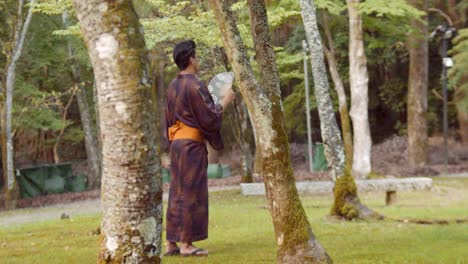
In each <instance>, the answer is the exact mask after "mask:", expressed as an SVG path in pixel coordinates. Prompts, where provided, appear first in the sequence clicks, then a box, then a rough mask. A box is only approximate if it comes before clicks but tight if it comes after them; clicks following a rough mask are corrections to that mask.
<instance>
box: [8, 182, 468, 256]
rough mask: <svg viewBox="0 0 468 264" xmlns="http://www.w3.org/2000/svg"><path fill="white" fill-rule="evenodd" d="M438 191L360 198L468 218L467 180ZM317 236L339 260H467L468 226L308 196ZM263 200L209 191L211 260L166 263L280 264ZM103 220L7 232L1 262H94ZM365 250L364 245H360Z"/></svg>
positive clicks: (378, 205) (439, 185)
mask: <svg viewBox="0 0 468 264" xmlns="http://www.w3.org/2000/svg"><path fill="white" fill-rule="evenodd" d="M434 183H435V186H434V188H433V190H432V191H418V192H399V193H398V202H397V204H396V205H395V206H391V207H386V206H385V194H384V193H371V194H361V195H360V198H361V200H362V201H363V202H364V203H365V204H366V205H369V206H370V207H371V208H374V209H376V210H377V211H379V212H381V213H383V214H385V215H386V216H387V217H388V218H412V219H414V218H423V219H441V218H445V219H455V218H468V211H467V210H466V208H468V179H435V180H434ZM301 200H302V202H303V205H304V209H305V210H306V213H307V215H308V218H309V221H310V223H311V226H312V229H313V231H314V233H315V235H316V236H317V239H318V240H319V241H320V243H321V244H322V245H323V246H324V247H325V249H326V250H327V252H328V253H329V254H330V256H331V257H332V258H333V260H334V262H335V263H468V251H467V250H466V249H467V248H468V224H466V223H465V224H450V225H417V224H405V223H398V222H394V221H391V220H384V221H351V222H346V221H338V220H331V219H330V218H327V217H326V215H327V214H328V213H329V212H330V207H331V206H332V203H333V199H332V195H331V194H330V195H329V196H325V197H324V196H301ZM266 205H267V202H266V200H265V198H263V197H244V196H242V195H241V194H240V192H238V191H226V192H219V193H212V194H210V227H209V239H208V240H206V241H203V242H200V243H196V245H197V246H201V247H203V248H205V249H207V250H208V251H209V252H210V256H209V257H208V258H182V257H166V258H163V263H223V264H224V263H274V262H275V259H276V243H275V237H274V232H273V226H272V224H271V218H270V215H269V213H268V210H267V209H266V208H267V206H266ZM99 222H100V216H99V215H94V216H81V217H74V216H72V217H71V218H70V219H68V220H54V221H47V222H41V223H34V224H27V225H21V226H10V227H1V228H0V260H1V261H0V262H1V263H12V264H13V263H51V264H52V263H68V264H71V263H95V262H96V259H97V254H98V243H99V236H98V235H96V232H95V230H96V228H97V227H98V226H99ZM356 245H358V246H356Z"/></svg>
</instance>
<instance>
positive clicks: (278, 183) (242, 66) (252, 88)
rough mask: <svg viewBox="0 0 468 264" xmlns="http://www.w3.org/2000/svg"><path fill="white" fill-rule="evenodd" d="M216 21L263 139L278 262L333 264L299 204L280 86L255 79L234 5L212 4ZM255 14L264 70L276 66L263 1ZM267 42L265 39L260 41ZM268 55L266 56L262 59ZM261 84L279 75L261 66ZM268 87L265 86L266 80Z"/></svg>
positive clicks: (253, 10)
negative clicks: (231, 6)
mask: <svg viewBox="0 0 468 264" xmlns="http://www.w3.org/2000/svg"><path fill="white" fill-rule="evenodd" d="M210 5H211V7H212V9H213V10H214V13H215V17H216V19H217V21H218V25H219V27H220V29H221V32H222V38H223V41H224V44H225V47H226V50H227V55H228V58H229V61H230V62H231V64H232V65H233V69H234V73H235V75H236V79H237V80H238V81H239V84H240V91H241V93H242V97H243V98H244V101H245V103H246V105H247V107H248V109H249V111H250V113H251V114H252V119H253V121H254V122H253V124H254V126H255V130H256V132H257V135H258V139H259V142H258V143H259V144H257V149H259V150H260V151H261V154H262V158H263V178H264V182H265V188H266V193H267V199H268V202H269V209H270V213H271V216H272V220H273V226H274V229H275V235H276V241H277V245H278V254H277V262H278V263H326V262H331V259H330V257H329V256H328V255H327V253H326V252H325V250H324V249H323V248H322V246H321V245H320V244H319V243H318V241H317V240H316V239H315V236H314V234H313V232H312V229H311V227H310V225H309V222H308V220H307V216H306V214H305V212H304V208H303V207H302V204H301V202H300V200H299V196H298V193H297V189H296V185H295V180H294V175H293V172H292V168H291V161H290V157H289V144H288V139H287V135H286V132H285V129H284V117H283V112H282V111H281V104H280V96H279V93H280V91H279V83H276V82H271V85H272V86H271V87H263V86H262V85H260V84H259V82H258V81H257V79H256V78H255V76H254V74H253V71H252V68H251V66H250V63H249V59H248V57H247V53H246V50H245V47H244V45H243V42H242V39H241V37H240V33H239V30H238V28H237V24H236V20H235V19H234V15H233V13H232V10H231V9H230V5H229V3H227V2H226V1H220V0H210ZM248 5H249V7H250V12H251V17H252V19H251V22H252V30H253V31H254V32H255V33H254V36H255V40H254V42H256V43H257V45H260V43H262V45H261V46H260V47H257V49H261V48H263V49H265V50H264V52H263V53H262V52H259V53H257V60H258V62H259V65H260V64H262V65H265V64H266V63H274V60H275V58H274V54H272V53H271V51H272V50H271V45H270V43H269V35H268V33H269V32H268V24H267V17H266V10H265V6H264V2H263V1H248ZM260 39H262V40H260ZM262 56H264V57H262ZM262 67H263V69H264V70H261V72H262V75H263V77H262V79H264V80H266V79H267V78H268V77H270V78H271V79H273V80H275V79H276V78H277V76H276V77H275V76H269V74H274V72H276V67H275V65H274V64H273V65H272V69H271V70H272V71H270V70H266V69H267V67H264V66H262ZM263 83H265V81H263Z"/></svg>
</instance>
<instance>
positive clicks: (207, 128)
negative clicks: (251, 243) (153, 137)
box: [165, 40, 235, 256]
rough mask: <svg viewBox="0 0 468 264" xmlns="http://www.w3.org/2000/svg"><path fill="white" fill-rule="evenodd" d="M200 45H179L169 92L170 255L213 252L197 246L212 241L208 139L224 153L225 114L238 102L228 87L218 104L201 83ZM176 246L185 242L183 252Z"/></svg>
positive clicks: (167, 121)
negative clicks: (197, 242)
mask: <svg viewBox="0 0 468 264" xmlns="http://www.w3.org/2000/svg"><path fill="white" fill-rule="evenodd" d="M195 49H196V44H195V42H194V41H192V40H187V41H183V42H180V43H179V44H177V45H176V46H175V48H174V51H173V58H174V62H175V63H176V64H177V67H178V68H179V69H180V72H179V74H178V76H177V77H176V78H175V79H174V80H173V81H172V82H171V84H170V85H169V88H168V91H167V105H166V113H165V116H166V129H165V133H167V134H166V139H167V140H168V145H169V150H170V158H171V165H170V171H171V184H170V189H169V202H168V208H167V214H166V220H167V223H166V232H167V234H166V239H167V246H166V254H165V255H166V256H168V255H177V254H181V255H183V256H206V255H208V251H206V250H203V249H200V248H197V247H195V246H194V245H193V244H192V243H193V242H195V241H200V240H204V239H206V238H207V237H208V179H207V167H208V159H207V150H206V145H205V141H207V142H208V143H209V144H210V145H211V146H212V147H213V148H214V149H216V150H221V149H222V148H223V142H222V139H221V134H220V129H221V122H222V113H223V110H224V109H225V108H226V106H227V105H228V104H229V103H231V102H232V101H233V100H234V97H235V94H234V92H233V91H232V89H229V90H228V91H227V93H226V95H225V96H224V99H223V100H222V101H221V102H220V104H215V103H214V102H213V99H212V97H211V95H210V93H209V91H208V89H207V88H206V86H205V85H204V84H203V83H202V82H201V81H199V80H198V78H197V76H196V74H197V73H198V72H199V61H198V58H197V54H196V50H195ZM177 242H180V243H181V246H180V248H179V247H178V246H177Z"/></svg>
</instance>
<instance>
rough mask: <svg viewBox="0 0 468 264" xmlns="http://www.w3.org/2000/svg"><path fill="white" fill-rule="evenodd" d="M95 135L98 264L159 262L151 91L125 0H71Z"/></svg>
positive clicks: (142, 51) (158, 199)
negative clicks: (91, 90)
mask: <svg viewBox="0 0 468 264" xmlns="http://www.w3.org/2000/svg"><path fill="white" fill-rule="evenodd" d="M73 2H74V7H75V10H76V13H77V16H78V19H79V22H80V27H81V32H82V35H83V38H84V41H85V43H86V46H87V48H88V52H89V55H90V58H91V63H92V65H93V69H94V76H95V81H96V86H97V94H98V98H99V100H98V102H99V105H98V111H99V115H100V129H101V136H102V176H103V178H102V193H101V199H102V208H103V215H102V216H103V217H102V226H101V241H100V252H99V257H98V258H99V259H98V261H99V263H161V232H162V179H161V173H160V164H159V160H158V156H159V153H158V151H157V146H156V142H155V140H156V136H157V135H156V134H159V132H158V131H157V130H156V118H155V116H156V115H155V114H154V110H155V109H154V105H155V103H154V102H153V100H154V96H153V95H154V93H153V92H152V88H151V78H150V76H149V73H150V69H149V63H148V58H147V51H146V47H145V42H144V39H143V34H142V29H141V25H140V23H139V21H138V17H137V14H136V13H135V11H134V8H133V5H132V1H130V0H126V1H124V0H122V1H106V0H87V1H84V0H74V1H73Z"/></svg>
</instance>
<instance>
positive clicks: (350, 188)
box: [331, 169, 358, 220]
mask: <svg viewBox="0 0 468 264" xmlns="http://www.w3.org/2000/svg"><path fill="white" fill-rule="evenodd" d="M333 194H334V197H335V200H334V201H333V206H332V209H331V214H332V215H335V216H339V217H343V218H345V219H347V220H350V219H354V218H356V217H358V212H357V208H356V206H355V205H353V204H351V203H350V202H349V200H350V199H349V198H350V197H357V187H356V183H355V182H354V179H353V177H352V176H351V173H350V172H349V169H346V170H345V175H343V176H341V177H339V178H338V179H337V180H336V182H335V188H334V190H333Z"/></svg>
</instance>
